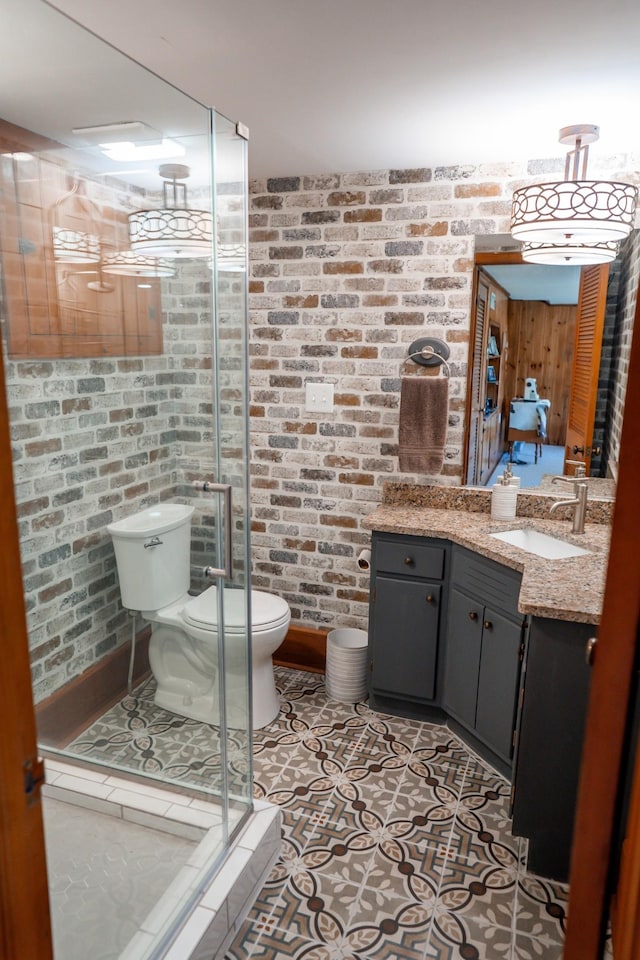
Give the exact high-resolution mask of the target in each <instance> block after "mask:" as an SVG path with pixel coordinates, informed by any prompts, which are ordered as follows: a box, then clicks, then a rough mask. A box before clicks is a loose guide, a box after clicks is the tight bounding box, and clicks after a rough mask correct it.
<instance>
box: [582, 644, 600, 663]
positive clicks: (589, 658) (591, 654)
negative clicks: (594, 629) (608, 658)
mask: <svg viewBox="0 0 640 960" xmlns="http://www.w3.org/2000/svg"><path fill="white" fill-rule="evenodd" d="M597 642H598V641H597V639H596V638H595V637H591V638H590V639H589V640H587V646H586V648H585V651H584V659H585V661H586V664H587V666H588V667H592V666H593V664H594V661H595V659H596V644H597Z"/></svg>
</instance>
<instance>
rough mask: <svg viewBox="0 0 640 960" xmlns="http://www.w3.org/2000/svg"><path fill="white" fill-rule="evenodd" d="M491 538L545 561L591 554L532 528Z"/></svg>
mask: <svg viewBox="0 0 640 960" xmlns="http://www.w3.org/2000/svg"><path fill="white" fill-rule="evenodd" d="M489 536H491V537H495V538H496V540H503V541H504V542H505V543H510V544H511V545H512V546H514V547H519V548H520V549H521V550H527V551H528V552H529V553H535V555H536V556H538V557H544V559H545V560H562V559H564V558H565V557H579V556H582V554H585V553H591V551H590V550H585V549H584V548H583V547H577V546H576V545H575V543H569V542H568V541H567V540H559V539H558V538H557V537H550V536H549V535H548V534H546V533H540V531H539V530H533V529H532V528H531V527H523V528H522V529H521V530H505V531H504V533H491V534H489Z"/></svg>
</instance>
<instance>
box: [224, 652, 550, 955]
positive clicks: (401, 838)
mask: <svg viewBox="0 0 640 960" xmlns="http://www.w3.org/2000/svg"><path fill="white" fill-rule="evenodd" d="M276 674H277V681H278V685H279V688H280V691H281V697H282V709H281V712H280V715H279V717H278V718H277V719H276V721H275V722H274V723H273V724H272V725H271V726H270V727H268V728H266V729H265V730H261V731H257V732H256V734H255V746H254V763H255V795H256V796H259V797H263V798H266V799H267V800H270V801H271V802H272V803H277V804H278V805H279V806H280V807H281V809H282V813H283V817H284V837H283V849H282V854H281V857H280V860H279V862H278V863H277V865H276V866H275V868H274V869H273V871H272V873H271V875H270V877H269V878H268V880H267V882H266V884H265V886H264V888H263V890H262V892H261V894H260V896H259V898H258V900H257V902H256V903H255V905H254V907H253V909H252V910H251V912H250V914H249V916H248V918H247V920H246V922H245V923H244V925H243V927H242V929H241V930H240V931H239V933H238V935H237V936H236V938H235V940H234V942H233V943H232V945H231V947H230V948H229V951H228V953H227V960H284V958H296V960H303V958H304V960H360V958H362V960H560V957H561V955H562V942H563V937H564V921H565V911H566V902H567V894H568V891H567V888H566V887H565V886H563V885H561V884H557V883H553V882H550V881H547V880H543V879H541V878H538V877H535V876H533V875H531V874H529V873H528V872H527V871H526V869H525V866H524V855H525V852H526V848H525V841H523V840H520V839H518V838H516V837H513V836H512V835H511V832H510V821H509V817H508V808H509V785H508V784H507V782H506V781H505V780H504V779H503V778H502V777H501V776H500V775H499V774H497V773H496V772H495V771H494V770H492V769H491V768H490V767H488V766H487V765H486V764H485V763H483V762H482V761H481V760H479V759H478V758H477V757H476V756H475V755H473V754H472V753H471V752H470V751H469V750H468V749H467V748H466V747H465V746H464V744H462V743H461V741H460V740H459V739H457V738H456V737H455V736H454V735H453V734H452V733H451V731H449V730H448V729H447V728H446V727H441V726H437V725H431V724H427V723H421V722H418V721H411V720H403V719H400V718H398V717H391V716H387V715H383V714H379V713H374V712H372V711H370V710H369V709H368V707H367V706H366V704H355V705H354V706H351V705H346V704H341V703H337V702H335V701H328V700H327V698H326V695H325V691H324V682H323V678H322V677H320V676H317V675H314V674H305V673H297V672H294V671H287V670H282V669H280V668H278V669H277V670H276Z"/></svg>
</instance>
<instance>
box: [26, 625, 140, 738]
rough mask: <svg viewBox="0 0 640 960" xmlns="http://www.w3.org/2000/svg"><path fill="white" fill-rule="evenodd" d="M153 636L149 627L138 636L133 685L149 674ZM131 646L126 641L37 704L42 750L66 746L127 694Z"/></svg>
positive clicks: (37, 720) (37, 721) (37, 719)
mask: <svg viewBox="0 0 640 960" xmlns="http://www.w3.org/2000/svg"><path fill="white" fill-rule="evenodd" d="M150 636H151V628H150V627H149V626H146V627H144V629H143V630H141V631H140V633H138V634H137V635H136V656H135V661H134V666H133V684H134V686H137V685H138V684H139V683H142V681H143V680H144V679H145V677H147V676H148V675H149V674H150V670H149V638H150ZM130 649H131V648H130V646H129V644H128V643H125V644H123V645H122V646H120V647H118V648H117V649H116V650H114V651H113V653H110V654H108V655H107V656H106V657H103V658H102V660H100V661H99V662H98V663H95V664H94V665H93V666H92V667H89V669H88V670H85V672H84V673H81V674H80V676H78V677H74V678H73V680H70V681H69V683H66V684H65V685H64V687H60V689H59V690H56V691H55V692H54V693H52V694H51V696H50V697H47V699H46V700H42V701H41V702H40V703H38V704H37V705H36V723H37V729H38V741H39V743H40V745H41V747H42V748H43V749H45V748H46V747H54V748H61V747H65V746H66V745H67V744H68V743H69V742H70V741H71V740H73V739H74V737H76V736H78V735H79V734H80V733H82V731H83V730H85V729H86V728H87V727H88V726H89V725H90V724H92V723H93V722H94V720H97V719H98V717H100V716H102V714H103V713H105V712H106V711H107V710H109V709H110V708H111V707H113V706H114V704H116V703H117V702H118V701H119V700H121V699H122V698H123V697H124V696H125V694H126V693H127V677H128V674H129V655H130Z"/></svg>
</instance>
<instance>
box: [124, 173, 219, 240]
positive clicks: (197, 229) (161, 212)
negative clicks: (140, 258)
mask: <svg viewBox="0 0 640 960" xmlns="http://www.w3.org/2000/svg"><path fill="white" fill-rule="evenodd" d="M158 172H159V173H160V176H161V177H162V178H163V180H164V183H163V185H162V186H163V206H162V207H161V208H159V209H155V210H139V211H138V212H137V213H132V214H130V215H129V239H130V245H131V249H132V250H133V251H134V252H135V253H142V254H144V256H147V257H169V258H183V257H210V256H211V253H212V250H213V217H212V214H211V211H210V210H190V209H189V207H188V206H187V185H186V183H181V182H180V181H182V180H186V179H187V178H188V177H189V167H187V166H184V165H183V164H181V163H163V164H161V166H160V168H159V171H158Z"/></svg>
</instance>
